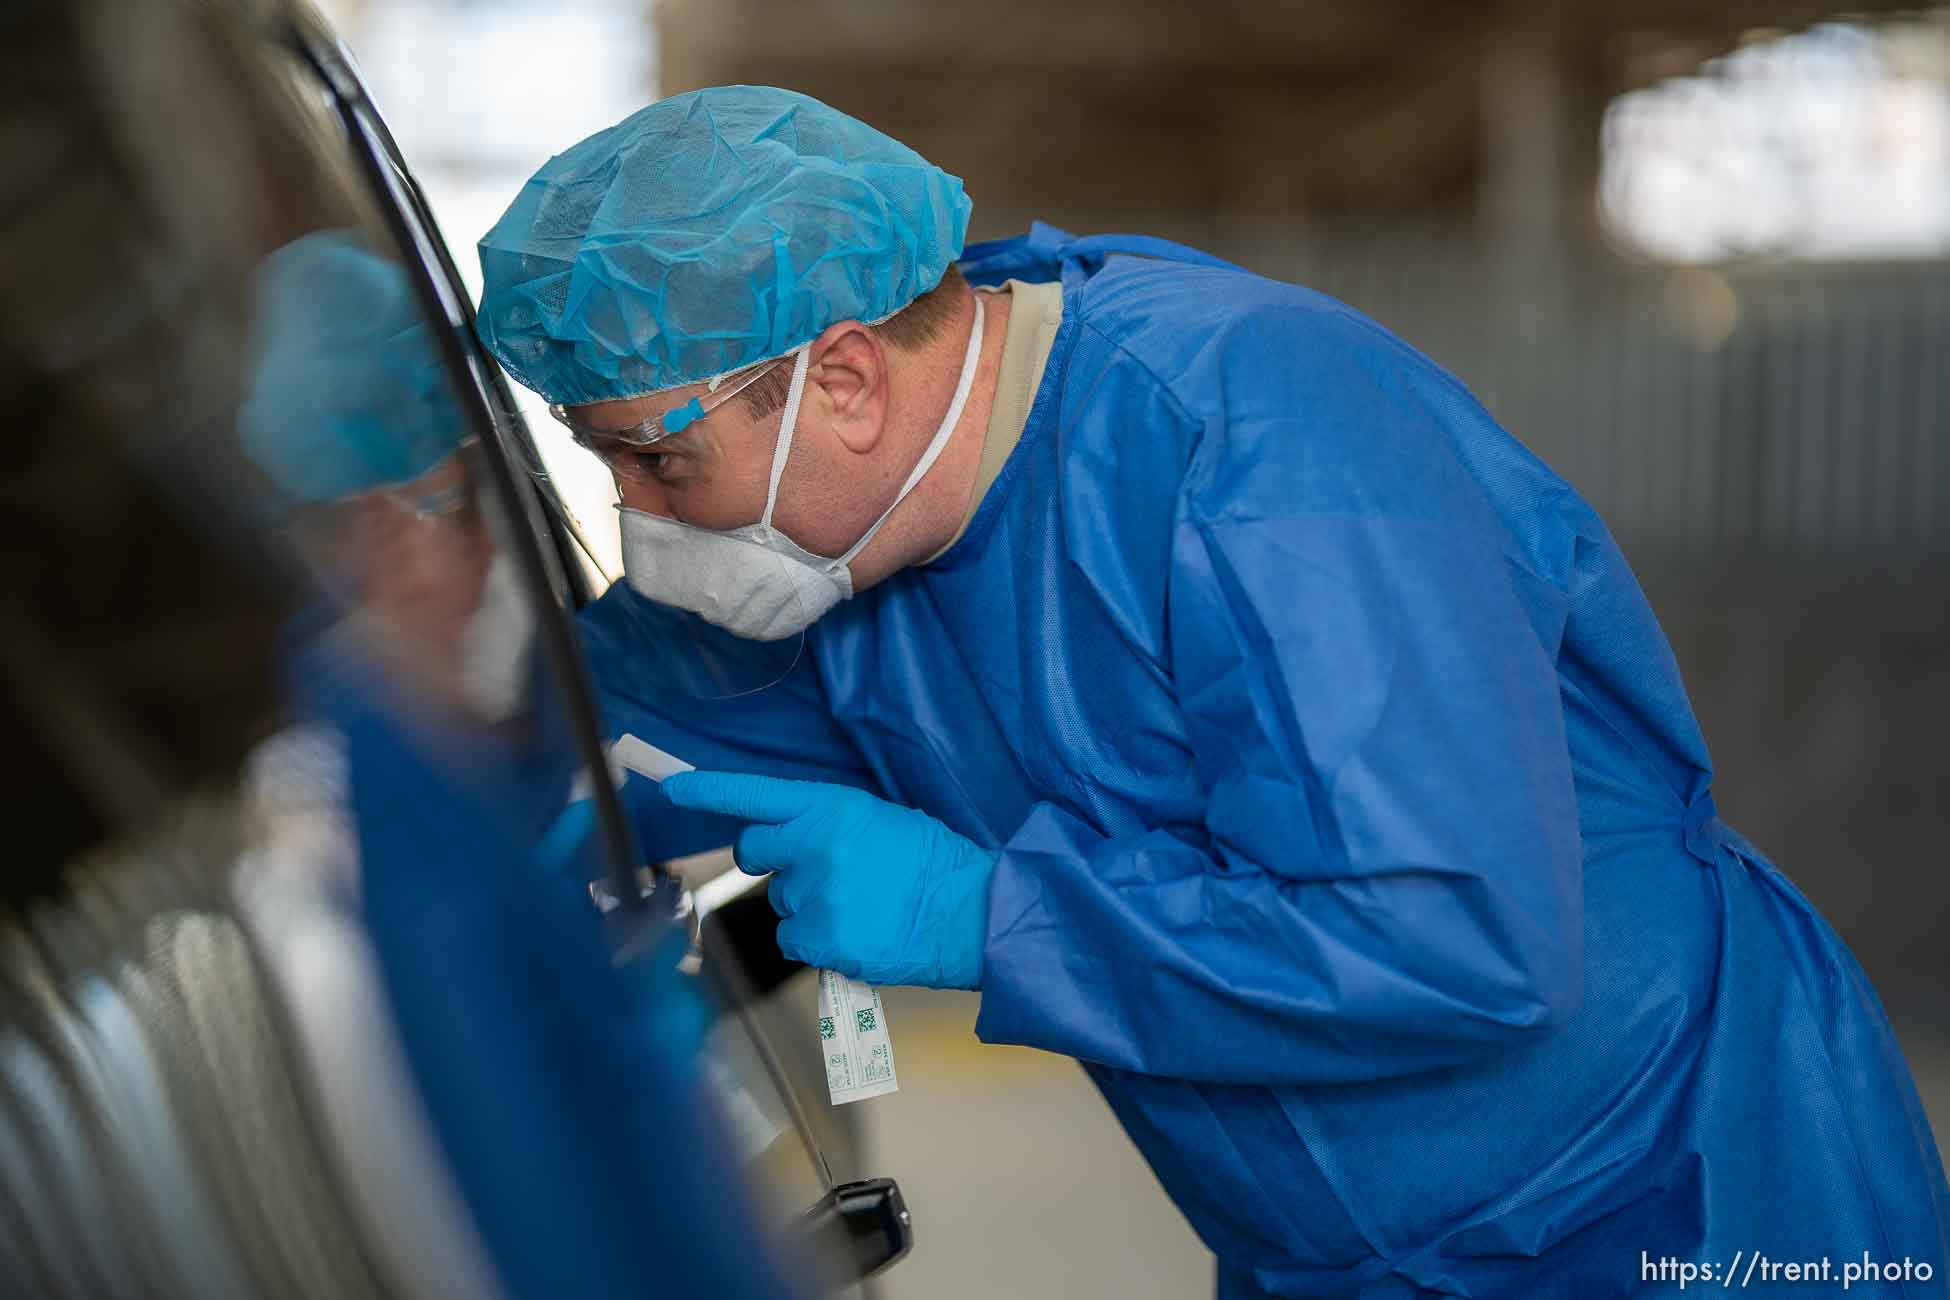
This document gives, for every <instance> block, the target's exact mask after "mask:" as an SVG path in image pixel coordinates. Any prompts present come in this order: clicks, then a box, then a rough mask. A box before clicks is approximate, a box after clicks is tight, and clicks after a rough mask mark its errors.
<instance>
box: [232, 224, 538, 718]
mask: <svg viewBox="0 0 1950 1300" xmlns="http://www.w3.org/2000/svg"><path fill="white" fill-rule="evenodd" d="M256 290H257V315H256V320H255V322H254V338H253V356H252V364H251V377H252V380H251V383H252V387H251V392H250V395H249V396H248V398H247V399H246V401H245V403H244V406H243V409H242V411H241V412H240V415H239V420H238V424H239V433H240V436H241V438H242V440H243V445H244V450H245V452H246V453H247V454H248V455H249V456H250V457H251V459H252V460H253V461H254V462H256V464H257V465H258V467H259V468H260V469H262V470H263V471H264V472H265V473H266V474H267V475H269V477H270V478H271V480H272V481H273V483H274V484H275V485H276V486H277V488H278V489H279V490H280V491H281V492H282V493H283V494H284V495H285V496H286V497H287V498H289V499H290V500H291V501H292V502H293V503H294V510H293V516H292V522H293V526H294V529H295V530H296V533H297V536H298V540H299V543H300V547H301V549H302V551H303V553H304V555H305V558H306V559H307V560H308V561H309V562H310V563H312V564H313V565H314V566H315V567H316V568H317V570H318V571H319V572H320V574H321V576H322V578H323V580H324V582H325V584H326V585H327V587H328V588H329V589H330V590H331V591H332V593H333V594H334V595H335V596H337V597H339V598H340V599H342V600H344V601H345V602H346V603H347V605H349V606H351V607H353V608H354V610H355V611H356V614H355V617H354V619H353V620H352V625H353V626H355V627H356V628H357V629H358V630H359V631H360V632H362V633H363V637H362V640H363V641H364V642H365V645H366V648H367V649H369V650H371V651H374V652H376V653H378V654H379V655H381V656H382V657H383V658H384V659H385V660H386V661H387V662H388V663H390V664H392V665H393V666H394V667H395V668H396V670H398V671H399V672H401V673H402V674H403V675H404V676H406V677H407V678H408V679H410V681H411V682H412V684H413V686H414V687H415V688H416V690H417V691H419V692H422V693H428V694H431V695H432V696H434V697H436V698H441V699H446V700H449V701H451V702H457V703H464V704H468V705H471V706H472V707H473V708H474V709H475V710H476V711H477V712H484V713H487V714H489V715H492V716H499V715H502V714H505V713H506V712H507V711H508V709H509V707H511V705H512V703H513V701H512V698H511V697H512V694H513V691H514V687H515V683H516V680H517V677H518V666H519V661H520V658H521V654H522V649H523V647H524V645H525V643H526V637H525V636H523V635H522V631H523V630H524V629H522V628H521V627H519V626H514V624H518V623H519V621H520V620H519V612H520V610H521V608H522V607H521V604H520V601H519V600H518V599H517V598H516V593H515V592H514V591H513V590H512V582H511V580H510V577H509V575H507V574H506V573H505V565H501V566H497V565H496V564H495V563H494V561H495V550H494V544H493V538H492V536H491V534H490V532H489V529H488V527H487V523H486V519H485V517H484V515H483V513H482V511H481V509H480V504H479V502H478V500H477V496H476V491H475V483H474V481H473V476H472V471H471V467H470V464H469V461H468V456H467V454H466V453H465V452H464V451H463V449H462V448H461V445H460V443H461V438H460V435H461V432H462V430H463V428H464V425H463V422H462V418H461V414H460V411H459V409H458V407H457V406H456V404H455V402H454V400H453V396H452V391H451V389H450V388H449V386H448V381H447V376H446V373H445V371H444V370H443V368H442V362H441V358H440V356H439V353H438V352H437V351H436V350H435V348H434V346H433V341H432V339H431V338H430V337H429V336H428V333H427V328H426V325H425V323H424V321H423V319H422V317H421V315H420V309H419V305H418V303H417V302H416V300H415V299H414V297H413V291H412V285H411V284H410V283H409V282H408V281H407V278H406V274H405V272H404V270H403V269H402V268H401V267H400V266H399V264H398V263H396V262H392V261H389V260H386V259H384V258H381V257H379V256H377V255H375V254H374V253H373V252H372V251H370V250H369V249H368V248H367V247H366V245H365V243H364V241H363V240H362V239H361V238H360V237H359V236H358V235H357V234H355V233H353V232H349V231H321V232H317V233H314V234H311V235H307V236H305V237H304V238H302V239H299V240H296V241H294V242H293V243H291V244H288V245H286V246H285V247H283V248H281V249H279V250H278V251H277V252H275V253H273V254H272V255H271V256H270V257H268V258H266V259H265V261H264V264H263V265H262V266H261V267H260V268H259V269H258V272H257V278H256Z"/></svg>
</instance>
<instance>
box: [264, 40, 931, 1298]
mask: <svg viewBox="0 0 1950 1300" xmlns="http://www.w3.org/2000/svg"><path fill="white" fill-rule="evenodd" d="M291 39H292V41H293V42H294V44H295V46H296V48H297V49H299V50H300V51H302V53H303V56H304V59H305V61H306V62H307V63H308V64H309V65H310V66H311V67H312V68H314V69H315V70H316V71H317V73H318V75H319V76H320V79H321V80H322V81H323V82H324V83H325V85H326V86H327V87H328V88H329V92H330V94H331V96H332V99H333V102H334V104H335V105H336V107H337V109H338V111H339V112H340V114H341V115H342V117H343V119H344V120H345V122H346V125H347V130H348V134H349V135H350V137H351V139H352V141H353V143H354V146H355V148H356V149H357V151H358V152H359V154H360V158H361V161H362V163H363V165H364V166H365V168H366V170H367V172H368V175H369V176H370V177H371V180H372V184H373V188H374V192H375V194H376V196H377V197H378V199H379V200H380V202H381V205H382V207H383V209H384V212H385V215H386V218H387V220H388V222H389V224H390V225H391V226H392V228H393V230H394V233H395V238H396V240H397V242H398V244H399V246H400V247H401V249H402V250H404V251H405V252H406V254H407V256H408V259H409V260H410V261H412V262H415V263H416V264H417V266H418V269H419V271H420V272H421V275H422V277H423V282H424V287H425V289H426V291H427V296H428V309H429V311H430V312H431V313H434V314H436V315H437V316H438V317H439V318H440V320H441V321H442V323H443V325H444V327H445V328H444V329H443V331H442V334H443V343H444V346H445V349H446V352H447V356H448V360H449V363H450V365H451V366H452V368H453V371H454V375H455V380H456V383H457V385H459V386H461V387H463V388H464V389H465V390H466V393H467V395H468V399H469V405H470V406H471V407H472V408H473V409H474V410H475V411H476V412H477V413H478V414H479V416H480V418H482V420H483V422H484V424H485V425H486V426H487V429H486V431H485V432H484V433H483V442H484V444H490V445H491V450H492V451H493V453H494V456H493V461H494V463H495V467H496V469H497V472H502V471H504V472H505V477H504V480H503V482H504V488H505V490H506V491H507V492H509V493H510V494H511V495H513V496H515V497H518V498H519V499H520V500H521V501H522V504H523V509H524V515H525V519H526V521H527V524H528V529H527V532H528V535H529V536H531V537H532V538H533V540H534V541H535V542H536V551H537V552H538V556H537V558H538V560H539V562H538V563H536V564H533V565H531V566H529V567H528V568H527V569H526V570H525V571H524V578H525V581H526V583H527V586H528V590H529V594H530V598H531V600H532V601H533V603H534V605H535V606H536V608H537V610H538V612H539V616H540V621H541V622H543V623H544V624H545V625H546V626H547V627H548V628H549V629H550V636H551V639H552V640H553V641H554V642H556V643H557V645H558V646H559V651H558V653H559V657H560V659H561V662H562V663H563V664H564V665H565V666H566V667H567V670H568V671H569V673H570V675H571V676H572V677H573V678H574V679H575V681H574V684H573V687H572V690H573V693H574V695H575V696H576V697H577V711H578V713H580V712H581V710H582V707H583V706H582V701H587V700H593V699H594V694H595V693H594V691H593V690H592V689H591V688H590V686H589V683H588V681H587V670H586V667H585V666H584V665H583V663H582V660H581V656H580V654H579V652H578V651H577V650H576V648H575V637H574V626H573V614H574V611H575V610H576V609H578V608H580V607H581V606H582V605H583V604H585V603H587V601H588V600H590V599H591V598H592V597H593V595H595V594H597V593H596V592H595V591H594V590H593V588H592V583H591V574H592V572H596V573H599V572H600V569H599V568H598V567H597V566H596V565H595V564H594V563H593V562H588V563H586V562H585V556H587V553H588V551H589V547H588V544H587V542H586V541H585V540H584V539H582V538H581V537H580V536H579V529H578V525H577V523H576V522H575V519H574V516H573V514H572V513H571V512H570V511H569V510H568V509H567V508H566V507H565V506H564V505H563V503H562V502H561V500H560V499H559V498H558V497H557V495H556V494H555V492H554V490H553V487H552V484H551V482H550V479H549V476H548V474H547V473H546V471H545V469H544V466H543V461H542V457H541V455H540V453H539V451H538V450H537V448H536V445H535V443H534V441H533V439H532V437H531V435H530V432H529V430H528V429H527V427H526V424H525V422H524V420H523V417H522V415H521V413H520V410H519V407H518V406H517V404H516V403H515V401H514V399H513V396H512V394H511V393H510V391H509V389H508V385H507V382H506V379H505V377H504V376H503V375H502V373H501V371H500V369H499V367H498V366H497V365H496V364H495V362H494V361H493V359H492V358H491V357H490V356H488V354H487V353H486V351H485V349H483V348H482V347H481V346H480V343H479V340H478V338H477V337H476V335H475V333H474V330H473V309H472V305H471V302H470V301H469V299H468V296H467V293H466V290H465V288H464V286H463V284H462V281H461V277H460V275H459V274H458V272H457V270H456V268H455V266H454V264H453V260H452V254H451V251H450V250H449V248H448V246H447V244H446V242H445V241H444V239H443V238H442V237H441V235H440V232H439V229H438V225H437V223H436V221H435V219H434V217H433V215H432V213H431V211H430V208H429V206H428V204H427V203H426V200H425V198H424V196H423V194H422V191H421V189H420V187H419V185H418V184H417V183H416V182H415V180H414V179H413V176H412V173H411V171H410V169H409V168H408V167H407V165H406V161H405V160H404V159H403V158H402V157H401V155H400V152H399V149H398V147H397V145H396V144H395V142H394V141H393V138H392V136H391V134H390V132H389V131H388V130H387V128H386V126H385V124H384V121H383V119H382V118H381V117H380V115H379V113H378V111H377V109H376V108H375V107H374V106H373V104H372V103H371V101H370V99H369V97H368V96H367V95H366V93H365V91H364V89H363V87H362V86H361V84H360V82H359V79H358V77H357V74H356V71H355V70H354V68H353V67H352V66H351V64H350V62H349V61H348V60H347V59H345V58H344V57H343V53H342V51H341V50H340V48H339V47H338V46H337V44H336V42H334V41H333V40H332V39H331V38H330V37H329V35H328V34H327V33H326V32H325V31H324V30H323V29H322V28H320V27H317V26H314V25H309V24H307V23H305V22H303V21H299V22H294V23H293V25H292V28H291ZM588 718H589V722H588V725H586V726H584V725H578V727H577V729H576V739H577V741H578V743H579V744H580V745H582V746H584V747H585V754H586V757H587V765H588V770H591V771H601V770H603V763H602V761H601V755H600V749H601V742H602V740H603V736H602V731H601V724H600V721H599V720H597V719H596V718H595V716H594V711H593V706H592V707H591V711H590V712H589V714H588ZM601 793H602V794H603V795H607V793H608V792H607V791H603V792H601ZM600 812H601V815H602V817H603V818H605V819H614V820H613V821H612V822H611V823H610V824H609V826H608V829H607V831H606V833H605V834H604V835H602V836H601V840H602V842H603V844H604V845H605V846H606V849H607V862H608V868H609V869H608V871H607V873H606V875H605V877H604V879H603V880H601V881H600V882H592V893H593V894H595V895H596V896H597V897H599V898H601V899H604V900H607V899H610V898H614V897H615V895H616V894H617V893H618V892H619V891H620V890H621V889H622V888H623V886H622V883H621V882H623V881H624V880H633V881H635V882H637V883H636V887H637V888H638V889H639V890H641V889H647V888H649V887H650V886H652V885H653V884H655V883H657V882H660V881H662V880H664V879H665V876H666V873H665V871H664V868H663V866H662V865H661V864H657V863H644V862H640V861H639V860H638V859H637V857H636V855H635V852H634V849H633V847H632V846H633V839H632V837H631V835H630V833H629V830H628V828H627V827H626V826H623V825H622V824H621V815H620V811H619V809H618V808H617V807H616V805H615V803H614V801H613V800H609V799H607V798H605V799H603V800H602V803H601V807H600ZM720 883H724V882H720ZM711 892H712V893H714V894H717V895H719V896H720V897H722V898H723V899H724V901H723V902H721V903H719V904H717V908H716V911H715V912H714V913H713V914H712V915H709V916H699V915H698V912H699V910H700V908H699V905H698V903H697V901H696V900H695V899H693V897H692V896H690V895H689V894H688V893H683V894H679V895H677V899H678V901H677V904H676V906H677V908H678V909H679V910H680V912H687V913H689V919H690V920H691V921H692V923H694V924H696V925H697V930H698V941H697V952H696V954H695V959H694V961H693V963H692V964H693V965H694V966H695V967H696V969H697V971H698V974H699V976H700V978H701V979H702V981H703V982H704V983H705V984H706V985H707V986H708V987H709V989H710V992H711V996H712V998H713V999H714V1001H715V1002H716V1003H717V1005H719V1006H720V1008H721V1009H722V1013H723V1014H722V1015H721V1016H720V1017H719V1019H718V1020H717V1021H716V1022H715V1024H714V1026H713V1028H712V1030H711V1032H710V1034H709V1036H708V1039H707V1044H706V1056H705V1068H706V1070H707V1072H708V1074H709V1076H710V1078H711V1081H712V1084H713V1087H714V1090H715V1091H716V1093H717V1095H718V1097H719V1100H720V1103H721V1111H722V1113H723V1116H724V1118H725V1121H726V1126H727V1129H728V1130H729V1132H730V1133H731V1134H732V1139H733V1141H734V1142H735V1143H736V1144H737V1145H738V1147H739V1151H738V1154H739V1156H740V1158H741V1159H742V1161H743V1162H744V1165H745V1168H746V1170H747V1173H748V1174H749V1175H750V1177H751V1180H752V1184H753V1186H754V1188H755V1189H756V1190H757V1192H758V1193H759V1195H760V1197H761V1199H762V1200H763V1202H764V1203H765V1204H766V1205H767V1206H768V1207H769V1209H770V1213H771V1214H772V1215H773V1217H774V1221H775V1223H776V1224H777V1225H778V1226H779V1229H780V1231H781V1233H782V1234H784V1235H786V1236H788V1237H790V1238H791V1239H792V1240H794V1241H795V1242H797V1243H799V1244H800V1246H801V1247H802V1250H803V1252H804V1258H806V1259H807V1261H808V1262H807V1267H808V1268H809V1269H810V1270H812V1271H813V1272H814V1273H815V1274H816V1276H817V1279H818V1282H819V1284H820V1285H822V1286H825V1287H830V1288H838V1289H842V1290H849V1291H850V1290H851V1289H852V1288H854V1287H855V1286H857V1284H858V1283H859V1282H860V1281H861V1280H863V1279H864V1278H866V1277H867V1276H870V1275H872V1274H874V1273H877V1272H879V1271H880V1270H882V1269H884V1268H886V1267H888V1266H889V1265H891V1264H892V1263H894V1262H895V1261H896V1260H898V1259H899V1258H900V1257H901V1256H902V1255H904V1254H905V1253H906V1252H907V1250H908V1249H909V1247H910V1245H911V1242H912V1228H911V1219H910V1216H909V1213H908V1211H907V1209H906V1206H905V1204H904V1202H903V1200H902V1198H901V1196H900V1192H899V1189H898V1187H897V1186H896V1185H895V1184H894V1182H893V1181H892V1180H890V1179H885V1178H873V1177H865V1178H861V1177H854V1178H851V1179H849V1180H848V1181H845V1182H836V1180H835V1178H834V1175H833V1168H834V1166H835V1165H836V1164H837V1165H839V1166H840V1167H841V1168H842V1169H844V1170H846V1171H848V1172H858V1161H857V1152H856V1151H854V1150H853V1149H852V1143H853V1130H852V1128H851V1127H850V1126H849V1125H846V1124H843V1123H840V1122H836V1121H835V1120H834V1119H833V1118H832V1116H831V1114H830V1113H829V1112H827V1108H826V1107H825V1106H824V1102H823V1099H820V1098H819V1093H820V1092H821V1091H822V1090H823V1088H824V1081H825V1075H824V1067H823V1062H822V1056H821V1054H820V1052H819V1051H818V1050H817V1049H816V1043H817V1039H816V1033H817V1020H816V1017H815V1016H814V1015H813V1014H812V1010H813V1008H812V1006H811V1004H810V1002H809V1001H808V999H807V997H806V996H805V995H806V993H807V991H808V987H809V975H810V973H809V972H808V973H803V974H801V973H800V972H798V971H797V970H796V969H794V968H792V967H791V966H790V964H789V963H784V962H783V960H782V959H781V958H779V957H778V955H777V950H776V946H775V944H774V943H773V942H772V938H771V924H770V922H771V921H772V919H773V918H772V916H771V912H770V909H769V907H768V906H767V905H766V904H765V903H764V901H763V897H762V894H759V893H753V894H749V895H746V896H744V897H742V898H741V897H737V896H736V895H735V894H728V893H727V891H725V890H722V889H719V890H714V891H711ZM795 974H800V978H799V979H798V980H797V981H795V982H793V983H792V984H791V985H790V986H789V987H783V988H782V987H781V986H785V985H786V984H787V981H788V979H789V978H790V977H791V976H793V975H795ZM795 1017H796V1019H795ZM768 1028H769V1029H770V1030H771V1031H772V1033H771V1034H768V1032H767V1031H768ZM773 1035H778V1036H779V1037H780V1038H781V1039H782V1042H781V1043H780V1045H779V1047H777V1048H775V1046H774V1043H773V1041H772V1036H773ZM836 1147H837V1148H838V1150H835V1148H836Z"/></svg>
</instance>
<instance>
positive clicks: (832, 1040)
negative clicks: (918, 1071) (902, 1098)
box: [819, 970, 900, 1106]
mask: <svg viewBox="0 0 1950 1300" xmlns="http://www.w3.org/2000/svg"><path fill="white" fill-rule="evenodd" d="M819 1046H820V1050H821V1053H822V1054H823V1055H824V1056H825V1057H826V1091H827V1092H828V1093H829V1094H830V1095H831V1096H832V1098H833V1104H834V1105H835V1106H843V1105H845V1104H846V1103H847V1102H849V1101H865V1100H866V1099H867V1098H868V1097H881V1096H885V1095H886V1094H887V1093H890V1092H893V1091H895V1090H896V1089H898V1088H899V1087H900V1081H899V1080H898V1079H896V1078H895V1077H894V1044H893V1041H892V1040H891V1039H889V1038H888V1037H887V1010H886V1008H885V1007H883V1006H881V1005H880V990H879V989H877V988H875V987H873V986H872V985H871V984H862V983H861V982H860V981H859V980H850V979H848V978H847V977H846V976H844V975H836V974H834V973H833V972H832V971H829V970H823V971H821V972H819Z"/></svg>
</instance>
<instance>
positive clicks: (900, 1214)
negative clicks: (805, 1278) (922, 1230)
mask: <svg viewBox="0 0 1950 1300" xmlns="http://www.w3.org/2000/svg"><path fill="white" fill-rule="evenodd" d="M800 1233H801V1235H802V1240H801V1242H800V1245H801V1247H802V1250H803V1252H804V1253H805V1254H806V1255H807V1256H810V1260H811V1263H812V1267H813V1271H814V1274H815V1276H817V1277H818V1279H819V1281H820V1284H821V1285H822V1286H824V1287H826V1288H829V1289H836V1288H839V1287H844V1286H851V1285H853V1284H854V1283H856V1282H859V1281H862V1280H863V1279H865V1278H869V1277H872V1276H873V1275H874V1274H876V1273H878V1272H880V1271H881V1270H883V1269H885V1268H887V1267H888V1266H889V1265H891V1264H893V1263H894V1262H895V1261H896V1260H898V1259H900V1258H901V1256H903V1255H905V1254H907V1252H908V1251H909V1250H911V1249H913V1247H914V1221H913V1218H912V1216H910V1215H909V1214H908V1212H907V1202H906V1201H905V1200H903V1199H902V1197H901V1189H900V1184H898V1183H896V1182H895V1181H894V1180H893V1179H891V1178H868V1179H864V1180H862V1181H860V1182H856V1183H841V1184H839V1185H838V1186H837V1187H835V1188H833V1190H832V1191H830V1192H828V1193H826V1195H825V1196H823V1197H821V1198H820V1201H819V1204H817V1205H815V1206H813V1207H812V1209H810V1210H808V1211H806V1213H805V1215H804V1216H803V1217H802V1218H801V1220H800Z"/></svg>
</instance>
